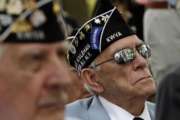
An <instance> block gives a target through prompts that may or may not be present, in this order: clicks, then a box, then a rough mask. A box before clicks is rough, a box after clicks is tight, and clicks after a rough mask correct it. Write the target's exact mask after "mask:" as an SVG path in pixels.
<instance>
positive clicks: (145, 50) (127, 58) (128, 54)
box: [93, 44, 151, 67]
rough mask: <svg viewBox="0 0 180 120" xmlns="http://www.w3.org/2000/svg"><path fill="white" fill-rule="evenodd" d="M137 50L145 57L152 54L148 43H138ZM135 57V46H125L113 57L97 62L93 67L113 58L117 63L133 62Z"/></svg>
mask: <svg viewBox="0 0 180 120" xmlns="http://www.w3.org/2000/svg"><path fill="white" fill-rule="evenodd" d="M136 50H137V51H138V53H139V54H140V55H141V56H142V57H144V58H145V59H148V58H149V57H150V56H151V49H150V47H149V45H147V44H141V45H138V46H137V47H136ZM135 58H136V53H135V50H134V49H133V48H123V49H121V50H118V51H117V52H115V53H114V57H113V58H111V59H108V60H105V61H103V62H100V63H98V64H95V65H94V66H93V67H97V66H99V65H102V64H104V63H106V62H109V61H112V60H114V61H115V62H116V63H117V64H127V63H130V62H132V61H133V60H134V59H135Z"/></svg>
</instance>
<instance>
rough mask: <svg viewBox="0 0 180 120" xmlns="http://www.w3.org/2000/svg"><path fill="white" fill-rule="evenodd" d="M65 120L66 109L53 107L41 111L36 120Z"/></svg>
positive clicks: (38, 112)
mask: <svg viewBox="0 0 180 120" xmlns="http://www.w3.org/2000/svg"><path fill="white" fill-rule="evenodd" d="M63 118H64V108H62V107H61V108H60V107H51V108H41V109H39V110H38V111H37V114H36V115H35V119H34V120H63Z"/></svg>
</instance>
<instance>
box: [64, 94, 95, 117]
mask: <svg viewBox="0 0 180 120" xmlns="http://www.w3.org/2000/svg"><path fill="white" fill-rule="evenodd" d="M92 99H93V97H89V98H84V99H79V100H76V101H74V102H72V103H69V104H67V105H66V108H65V120H74V119H75V118H76V119H78V120H80V119H79V118H81V119H82V120H84V119H87V116H88V115H86V114H87V110H88V108H89V105H90V104H91V101H92ZM71 118H73V119H71Z"/></svg>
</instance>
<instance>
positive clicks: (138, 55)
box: [65, 8, 156, 120]
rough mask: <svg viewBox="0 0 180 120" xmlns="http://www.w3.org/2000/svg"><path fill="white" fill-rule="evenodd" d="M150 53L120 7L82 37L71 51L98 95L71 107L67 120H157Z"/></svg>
mask: <svg viewBox="0 0 180 120" xmlns="http://www.w3.org/2000/svg"><path fill="white" fill-rule="evenodd" d="M150 55H151V51H150V48H149V46H148V45H147V44H145V43H143V42H142V41H141V40H140V39H138V38H137V36H136V35H135V34H134V33H133V32H132V30H131V29H130V28H129V27H128V26H127V25H126V23H125V22H124V20H123V19H122V16H121V15H120V14H119V12H118V11H117V9H116V8H114V9H112V10H110V11H108V12H106V13H103V14H101V15H99V16H97V17H95V18H93V19H91V20H90V21H88V22H87V23H85V24H84V25H83V26H82V27H81V28H80V29H79V31H78V32H77V34H76V36H75V38H74V40H73V42H72V45H71V48H70V49H69V52H68V59H69V63H70V64H71V65H72V66H74V67H75V68H76V70H77V71H78V72H79V75H80V77H81V79H82V80H83V82H84V86H85V88H87V90H88V91H89V92H90V93H91V94H92V95H93V96H92V97H89V98H85V99H81V100H78V101H75V102H73V103H71V104H68V105H67V107H66V115H65V119H66V120H76V119H78V120H153V118H154V105H153V104H152V103H149V102H147V98H148V97H149V96H151V95H153V94H154V93H155V89H156V87H155V83H154V80H153V78H152V75H151V73H150V71H149V68H148V58H149V57H150Z"/></svg>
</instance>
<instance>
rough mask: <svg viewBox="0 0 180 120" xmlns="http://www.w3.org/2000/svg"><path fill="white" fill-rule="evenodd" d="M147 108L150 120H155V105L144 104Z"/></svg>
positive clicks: (150, 103)
mask: <svg viewBox="0 0 180 120" xmlns="http://www.w3.org/2000/svg"><path fill="white" fill-rule="evenodd" d="M146 104H147V108H148V111H149V114H150V117H151V120H155V108H156V104H155V103H152V102H146Z"/></svg>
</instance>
